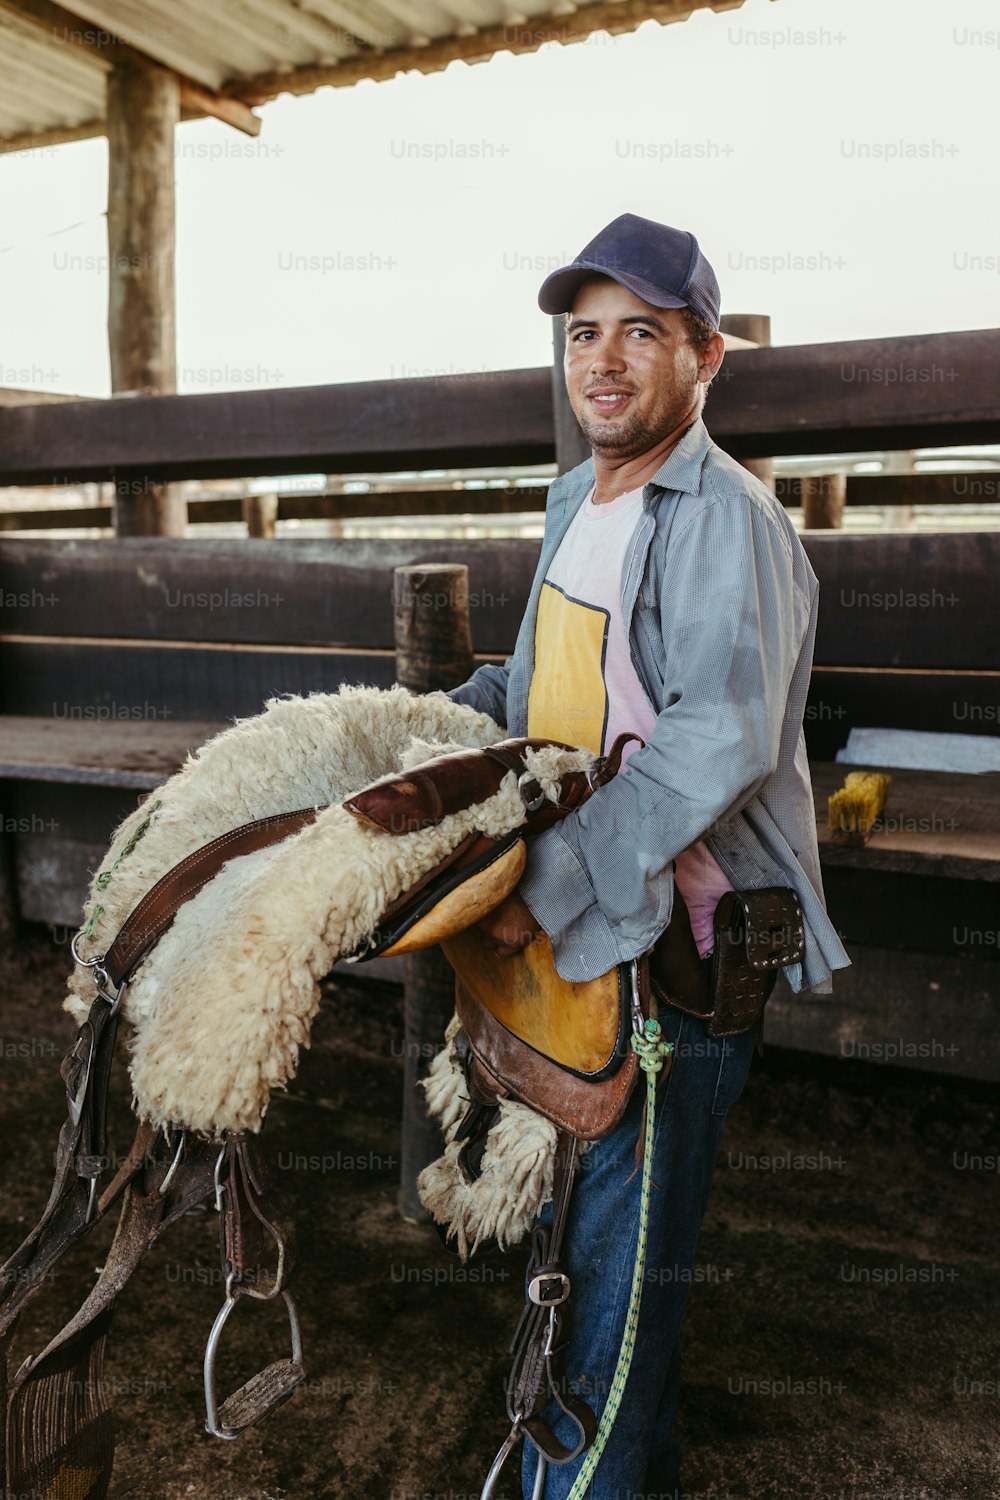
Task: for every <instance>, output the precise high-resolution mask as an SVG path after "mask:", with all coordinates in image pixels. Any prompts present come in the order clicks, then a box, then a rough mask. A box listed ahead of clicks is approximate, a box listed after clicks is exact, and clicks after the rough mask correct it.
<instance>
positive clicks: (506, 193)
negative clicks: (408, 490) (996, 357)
mask: <svg viewBox="0 0 1000 1500" xmlns="http://www.w3.org/2000/svg"><path fill="white" fill-rule="evenodd" d="M998 98H1000V13H998V10H997V7H996V3H995V0H939V3H937V4H935V5H933V6H923V7H918V6H916V5H915V4H914V3H913V0H879V3H877V4H876V3H873V0H778V3H770V0H747V3H746V4H745V5H744V7H743V8H742V9H741V10H735V11H729V12H726V13H723V14H721V15H715V14H711V13H707V12H698V13H697V14H696V15H695V16H694V17H693V18H692V19H691V20H690V21H688V22H687V23H685V24H681V25H674V26H669V27H659V26H656V25H653V24H651V23H647V24H645V25H644V26H643V27H641V28H640V30H639V31H638V32H636V33H635V34H633V35H630V36H626V37H619V38H615V39H611V38H609V37H608V36H607V35H605V34H598V35H596V36H594V37H592V38H591V39H590V40H589V41H588V42H586V43H582V44H577V45H575V46H571V47H559V46H555V45H549V46H546V47H544V48H543V49H542V51H541V52H540V53H537V54H533V55H528V56H523V57H512V56H510V55H509V54H508V55H502V56H499V57H497V58H495V59H494V60H493V61H492V62H490V63H488V64H480V65H477V66H474V67H468V66H466V65H464V64H452V65H451V66H450V67H449V68H448V69H447V70H446V71H445V72H443V73H436V74H432V75H431V76H429V77H426V78H423V77H420V76H418V75H409V76H407V77H405V78H401V79H397V80H395V81H393V82H391V83H379V84H373V83H363V84H360V85H358V86H356V87H354V88H349V89H324V90H322V91H321V92H320V93H319V94H316V95H313V96H311V97H307V98H302V99H291V98H285V99H283V100H278V101H276V102H275V103H273V104H270V105H267V106H265V107H264V109H263V110H262V114H263V121H264V124H263V129H262V131H261V135H260V137H259V139H258V140H257V141H251V140H250V139H249V137H247V136H243V135H240V134H238V133H237V132H235V131H232V130H229V129H227V128H226V127H224V126H222V125H220V124H218V123H216V122H214V121H204V122H195V123H192V124H187V125H183V126H181V127H180V130H179V131H178V144H177V195H178V260H177V280H178V325H179V326H178V345H179V347H178V358H179V367H180V378H179V389H181V390H182V391H188V392H190V391H204V390H223V389H237V388H243V387H246V386H269V385H306V384H313V383H323V382H327V381H344V380H366V379H377V378H383V377H393V376H400V375H413V374H430V373H437V372H447V373H451V372H456V373H457V372H462V371H478V370H490V369H503V368H510V367H516V366H523V365H539V364H544V363H547V362H548V360H549V359H550V348H551V346H550V338H551V329H550V324H549V320H548V319H547V318H545V317H544V316H543V315H542V314H541V313H540V312H539V311H538V309H537V306H536V303H535V296H536V292H537V288H538V285H539V283H540V282H541V280H542V279H543V277H544V275H545V274H546V272H547V271H548V270H550V269H554V268H555V267H556V266H559V265H562V264H564V263H565V262H566V261H568V260H570V259H572V258H573V256H574V255H575V254H576V253H577V252H578V251H579V250H580V249H581V248H582V246H583V245H584V244H585V243H586V241H587V240H589V239H590V238H591V237H592V236H593V234H594V233H595V232H596V231H597V230H598V229H599V228H600V227H601V225H603V224H604V223H606V222H608V221H609V220H610V219H612V218H614V217H615V216H616V215H617V214H619V213H623V212H626V211H630V212H633V213H638V214H642V215H645V216H646V217H649V218H654V219H660V220H663V221H666V222H669V223H673V224H676V225H679V226H680V227H682V228H687V229H691V230H693V231H694V232H695V233H696V234H697V236H698V238H699V240H700V241H701V244H702V247H703V249H704V250H705V252H706V254H707V255H708V256H709V258H710V260H711V261H712V262H713V264H714V266H715V269H716V272H717V274H718V277H719V281H720V283H721V286H722V301H723V311H728V312H769V313H770V314H771V316H772V320H773V335H774V342H775V343H782V344H788V343H800V342H810V341H817V340H827V339H846V338H855V337H879V336H883V335H891V334H905V333H922V332H931V331H940V330H945V329H953V328H956V329H957V328H980V327H992V326H997V325H1000V215H998V211H997V179H998V173H997V160H998V130H997V101H998ZM106 172H107V148H106V143H105V142H104V141H103V140H97V141H85V142H80V143H77V144H74V145H68V146H62V147H58V148H54V149H52V148H50V149H48V150H43V151H38V152H33V153H24V154H20V155H18V156H0V273H2V274H0V385H12V386H25V387H32V388H36V389H51V390H61V391H74V392H78V393H81V394H85V395H105V394H107V393H108V391H109V389H110V380H109V372H108V362H107V352H106V345H105V326H104V321H105V309H106V301H107V269H106V266H107V247H106V239H105V220H104V208H105V196H106Z"/></svg>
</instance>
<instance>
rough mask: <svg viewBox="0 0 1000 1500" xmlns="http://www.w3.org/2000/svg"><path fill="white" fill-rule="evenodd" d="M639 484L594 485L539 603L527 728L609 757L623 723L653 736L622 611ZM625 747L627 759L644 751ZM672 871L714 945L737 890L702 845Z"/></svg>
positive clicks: (699, 936)
mask: <svg viewBox="0 0 1000 1500" xmlns="http://www.w3.org/2000/svg"><path fill="white" fill-rule="evenodd" d="M642 493H643V492H642V489H637V490H630V491H628V492H627V493H625V494H623V495H618V496H617V497H616V498H615V499H614V500H611V501H608V502H606V503H605V504H603V505H595V504H594V501H593V491H591V493H590V494H589V495H588V496H587V498H586V500H585V501H584V502H583V504H582V505H581V506H580V509H579V510H578V511H577V513H576V515H575V516H574V517H573V520H572V522H571V523H570V526H569V529H568V530H567V532H566V535H565V536H564V537H563V539H562V541H561V542H560V544H559V547H558V549H557V551H556V554H555V556H554V557H553V559H552V561H551V562H550V564H549V568H548V571H547V573H546V575H545V581H544V583H543V584H542V589H541V593H540V595H539V600H538V618H537V622H536V625H535V666H534V671H533V673H532V678H531V686H530V688H529V690H528V734H529V735H532V736H536V735H537V736H541V737H542V738H548V739H555V740H563V741H565V742H566V743H567V744H571V745H582V746H585V747H586V748H587V749H588V750H593V751H594V752H595V753H596V754H598V755H602V754H605V753H606V752H607V751H608V750H609V749H610V747H611V746H612V745H613V744H614V742H615V739H616V738H617V737H618V735H619V734H621V733H622V732H623V731H624V730H632V731H633V732H634V733H636V734H638V735H640V736H641V737H642V739H643V740H647V739H648V738H649V736H650V734H651V733H652V730H653V726H654V724H655V723H656V711H655V709H654V708H653V705H652V704H651V703H650V701H649V699H648V698H647V697H646V694H645V691H644V689H643V686H642V683H641V682H640V681H639V677H638V675H637V673H636V670H635V667H634V666H633V664H632V654H631V651H630V649H629V643H628V636H627V634H626V631H625V622H624V619H623V617H622V608H621V583H622V569H623V567H624V563H625V559H626V557H627V555H628V553H629V549H630V547H631V545H632V540H633V536H634V533H635V529H636V526H637V525H638V522H639V519H640V517H641V515H642ZM638 748H639V746H638V745H637V744H635V743H632V744H631V745H627V746H626V747H625V750H624V752H623V755H622V772H623V773H625V772H626V771H627V761H628V757H629V756H630V755H631V754H632V753H633V751H635V750H637V749H638ZM674 876H675V879H676V881H677V885H678V887H679V889H680V891H681V894H682V895H683V897H684V900H685V902H686V903H687V907H688V910H689V912H690V915H691V927H692V930H693V932H694V937H695V942H696V943H697V945H698V951H699V953H701V954H702V955H703V956H704V954H706V953H708V952H710V951H711V948H712V941H713V939H712V918H713V916H714V914H715V908H716V906H717V904H718V902H719V899H720V897H721V896H722V895H723V894H724V893H725V892H726V891H728V890H730V889H731V886H730V884H729V881H728V880H727V879H726V877H725V875H724V874H723V872H722V870H721V869H720V868H719V866H718V864H717V863H716V861H715V860H714V859H713V858H712V856H711V854H710V853H709V852H708V849H707V848H706V847H705V845H704V844H703V843H701V842H699V843H697V844H693V845H692V846H691V848H690V849H686V850H685V851H684V852H683V853H682V854H680V855H678V857H677V860H676V862H675V871H674Z"/></svg>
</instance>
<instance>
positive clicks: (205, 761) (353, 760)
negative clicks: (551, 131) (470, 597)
mask: <svg viewBox="0 0 1000 1500" xmlns="http://www.w3.org/2000/svg"><path fill="white" fill-rule="evenodd" d="M503 738H504V735H503V731H502V730H501V729H500V728H499V727H498V726H497V724H496V723H495V722H494V721H493V720H492V719H490V718H489V717H487V716H486V715H485V714H480V713H477V712H475V711H474V710H473V709H470V708H467V707H465V706H463V705H460V704H456V703H453V702H452V701H451V699H449V698H448V697H447V696H446V695H445V694H444V693H440V692H435V693H428V694H424V695H416V694H412V693H410V692H408V691H407V690H406V689H403V688H399V687H396V688H391V689H389V690H387V691H383V690H379V689H376V688H368V687H345V688H343V689H341V691H340V692H339V693H332V694H314V695H312V696H310V697H307V698H285V699H275V700H273V701H271V702H269V703H268V704H267V707H266V710H265V712H264V713H262V714H260V715H259V716H257V717H255V718H252V719H246V720H243V721H241V722H239V723H237V724H236V725H235V726H234V727H233V728H231V729H228V730H226V731H224V732H223V733H222V734H219V735H218V736H216V737H215V738H214V739H212V740H210V741H209V742H208V743H207V744H205V745H203V746H202V747H201V749H200V750H199V751H198V752H197V753H196V754H195V755H193V756H192V757H190V758H189V759H188V761H187V764H186V765H185V766H184V767H183V768H182V769H181V770H180V771H179V772H177V774H176V775H174V776H172V777H171V778H170V779H169V780H168V781H167V782H166V783H165V784H164V785H163V786H162V787H161V788H160V789H159V790H158V791H157V792H155V793H154V794H153V796H152V797H151V798H149V799H148V800H147V801H146V802H145V803H144V804H143V805H142V806H140V807H139V808H138V809H137V810H136V811H135V812H134V813H132V814H131V815H130V816H129V817H128V818H126V819H125V821H124V822H123V823H122V824H121V826H120V827H119V828H118V830H117V831H116V833H115V836H114V839H113V842H112V844H111V847H110V849H109V851H108V854H107V857H106V859H105V861H104V863H103V865H102V866H101V869H100V870H99V871H98V872H97V874H96V875H95V877H94V880H93V882H92V885H91V890H90V895H89V898H88V901H87V903H86V908H85V916H86V922H85V926H84V929H83V935H82V937H81V938H80V939H79V941H78V945H77V953H78V956H79V958H80V959H81V960H82V962H80V963H79V964H78V965H77V967H76V969H75V970H74V972H73V974H72V975H71V977H70V984H69V987H70V997H69V999H68V1001H67V1009H68V1010H70V1011H71V1013H72V1014H73V1015H74V1017H75V1018H76V1019H77V1020H78V1021H79V1022H81V1023H82V1022H83V1021H84V1020H85V1019H86V1016H87V1013H88V1010H89V1008H90V1005H91V1003H92V1000H93V988H94V981H93V973H92V971H91V970H90V969H88V968H87V967H86V966H85V964H86V961H87V960H88V959H93V958H94V957H95V956H97V955H100V954H103V953H105V952H107V950H108V948H109V946H110V944H111V943H112V940H113V939H114V937H115V935H116V934H117V933H118V931H119V929H120V928H121V927H122V925H123V924H124V922H125V921H126V918H127V917H128V916H129V914H130V913H131V912H133V910H134V909H135V908H136V907H137V905H138V904H139V903H140V902H141V900H142V898H143V897H144V895H145V894H146V893H147V892H148V891H149V890H150V888H151V887H152V886H153V885H154V883H155V882H156V881H157V880H158V879H159V878H160V877H161V876H163V875H164V874H165V873H166V872H167V871H169V870H171V869H172V868H173V867H174V866H175V865H177V864H178V863H179V862H180V861H182V860H184V859H186V857H187V856H189V855H191V854H192V853H193V852H194V851H196V850H198V849H200V848H201V847H202V846H203V845H205V844H206V843H208V842H209V841H211V840H212V839H214V838H216V837H218V836H220V835H223V834H226V833H227V832H228V831H230V830H232V829H234V828H237V827H239V826H241V825H243V824H245V823H248V822H251V821H253V820H256V819H259V818H263V817H268V816H270V815H274V814H280V813H287V812H291V811H293V810H295V809H299V808H304V807H309V806H313V807H316V808H319V809H321V810H320V811H319V812H318V813H317V815H316V817H315V819H314V820H313V821H311V822H309V823H308V824H307V826H304V827H302V828H301V829H300V831H298V832H295V833H293V834H292V835H291V836H289V837H287V838H285V839H284V840H283V841H281V842H280V843H275V844H271V845H270V846H268V847H265V848H262V849H258V850H257V851H256V852H254V853H248V854H244V855H242V856H241V857H240V858H237V859H233V860H231V861H230V862H229V863H227V864H225V865H223V866H222V868H221V869H220V870H219V872H218V873H217V874H215V875H214V877H213V878H211V879H209V880H208V881H207V882H206V883H205V884H204V885H203V886H202V888H201V889H200V890H198V891H197V893H196V894H195V895H193V896H192V897H191V898H190V899H188V900H187V901H185V903H184V904H183V905H182V906H181V907H180V908H179V910H178V911H177V915H176V917H175V918H174V920H173V923H172V925H171V926H170V927H169V928H168V930H167V931H166V932H165V933H164V934H163V935H162V936H161V937H160V938H159V940H158V941H157V943H156V945H155V947H153V948H152V950H151V951H150V952H149V953H148V954H147V955H146V956H145V958H144V959H143V961H142V963H141V964H140V965H139V967H138V969H137V970H136V971H135V973H134V975H133V977H132V978H131V980H130V981H129V983H128V985H127V986H126V987H125V990H124V994H123V997H122V1005H121V1014H122V1016H123V1017H124V1019H125V1021H126V1023H127V1025H128V1027H129V1030H130V1037H129V1051H130V1072H131V1080H132V1087H133V1092H134V1100H135V1108H136V1113H137V1114H138V1116H139V1118H140V1120H142V1121H146V1122H149V1123H150V1124H152V1125H155V1126H162V1127H165V1128H168V1129H172V1128H174V1127H179V1128H182V1129H185V1130H187V1131H190V1132H194V1133H196V1134H198V1135H201V1136H203V1137H207V1138H212V1139H218V1138H221V1137H223V1136H226V1135H228V1134H232V1133H238V1132H254V1131H257V1130H259V1128H260V1126H261V1123H262V1120H263V1117H264V1114H265V1111H266V1109H267V1104H268V1099H269V1097H270V1093H271V1091H272V1090H273V1089H280V1088H282V1087H283V1086H284V1085H286V1084H287V1082H288V1080H289V1079H290V1078H292V1077H293V1076H294V1074H295V1070H296V1066H297V1062H298V1055H299V1049H300V1048H301V1047H305V1046H308V1044H309V1030H310V1025H311V1023H312V1020H313V1017H314V1016H315V1014H316V1010H317V1008H318V1004H319V981H320V980H321V979H322V978H323V977H324V975H326V974H327V973H328V972H329V970H330V968H331V967H332V965H333V964H334V962H335V961H336V960H337V959H339V958H342V957H346V956H355V955H357V954H358V953H359V952H363V951H364V950H365V948H366V947H367V946H368V945H371V944H374V943H375V942H376V940H377V934H378V932H379V928H380V923H381V922H382V920H383V917H384V915H385V913H386V912H387V911H391V910H392V909H393V907H394V905H397V906H398V903H399V900H400V897H401V896H403V895H404V894H405V893H406V892H408V891H410V890H412V889H413V888H414V887H419V885H420V882H421V880H422V879H423V878H425V877H426V876H427V875H428V872H432V871H434V870H435V869H436V868H437V867H439V866H440V865H441V863H442V861H443V860H444V859H446V858H447V857H448V855H449V854H450V853H451V852H452V851H454V850H455V849H457V848H458V847H459V846H460V845H462V844H463V841H465V842H466V843H467V842H468V841H469V840H470V838H471V837H472V836H475V835H485V836H487V837H490V838H501V837H502V836H504V835H505V834H508V833H510V831H511V830H513V829H515V828H518V827H521V826H523V825H524V824H525V823H526V821H527V817H528V814H527V811H526V806H525V801H524V797H523V795H522V789H521V788H519V785H518V776H517V775H516V774H515V772H514V770H511V771H509V772H506V773H505V774H504V775H503V777H502V780H501V781H500V785H499V790H497V791H496V792H495V793H493V794H491V795H489V796H488V797H486V798H485V799H484V800H482V801H480V802H478V803H474V804H473V805H471V806H467V807H459V808H458V810H454V811H445V812H443V814H442V815H441V816H440V817H439V818H438V819H437V820H436V821H434V822H431V823H430V825H429V826H417V827H413V828H412V829H410V831H406V832H403V833H400V832H398V831H390V830H388V829H387V828H386V827H380V826H379V824H378V822H377V821H372V820H370V819H366V818H363V817H359V816H357V815H355V814H352V812H351V811H350V810H348V808H347V807H345V806H344V805H343V804H345V802H347V801H349V800H350V799H351V798H352V795H353V794H356V793H357V792H358V791H359V790H360V789H363V788H370V787H371V784H372V783H378V782H379V781H381V780H384V779H387V778H390V777H393V776H398V775H399V774H400V773H401V772H406V771H410V770H413V769H414V768H415V767H417V766H419V765H420V764H422V763H423V762H426V761H428V760H429V759H431V758H432V757H434V756H438V755H442V754H450V753H453V752H455V751H459V750H469V749H477V748H483V747H485V746H489V745H493V744H496V743H498V742H499V741H501V740H502V739H503ZM594 763H595V757H594V756H593V755H592V754H591V752H590V751H587V750H573V749H569V748H566V747H561V746H556V745H545V746H542V747H540V748H528V750H527V751H526V753H525V760H524V765H525V766H526V767H527V770H528V771H529V772H530V774H531V777H532V778H533V779H534V781H536V782H537V783H538V786H539V787H540V788H541V791H542V793H543V794H544V796H545V798H547V799H549V800H550V801H551V802H552V803H553V804H556V803H557V802H558V797H559V779H560V777H561V776H562V777H565V776H566V775H567V773H569V772H571V771H575V772H587V771H589V770H590V769H591V767H592V766H593V765H594ZM376 800H377V799H376ZM433 940H434V939H433V937H431V938H430V941H433Z"/></svg>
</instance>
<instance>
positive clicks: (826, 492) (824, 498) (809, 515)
mask: <svg viewBox="0 0 1000 1500" xmlns="http://www.w3.org/2000/svg"><path fill="white" fill-rule="evenodd" d="M798 488H799V493H800V494H801V496H802V524H803V526H804V528H805V529H806V531H838V530H839V529H840V527H841V526H842V525H843V521H844V503H845V501H846V500H847V475H846V474H804V475H803V476H802V478H801V479H800V480H799V481H798Z"/></svg>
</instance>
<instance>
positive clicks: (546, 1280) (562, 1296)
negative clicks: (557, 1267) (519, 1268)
mask: <svg viewBox="0 0 1000 1500" xmlns="http://www.w3.org/2000/svg"><path fill="white" fill-rule="evenodd" d="M547 1285H550V1286H552V1287H553V1288H554V1290H553V1291H552V1292H551V1293H549V1292H547V1291H546V1290H545V1287H546V1286H547ZM569 1292H570V1285H569V1277H568V1276H567V1275H566V1272H565V1271H538V1272H536V1273H535V1275H534V1276H532V1278H531V1280H530V1281H529V1282H528V1301H529V1302H533V1303H534V1304H535V1306H536V1307H558V1305H559V1303H560V1302H565V1301H566V1299H567V1298H568V1297H569ZM557 1293H558V1295H557Z"/></svg>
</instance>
